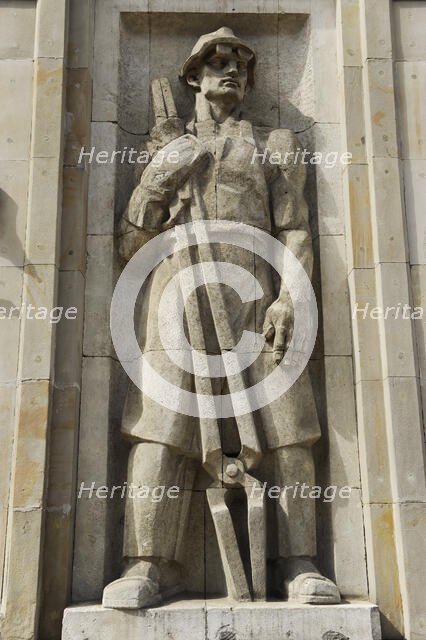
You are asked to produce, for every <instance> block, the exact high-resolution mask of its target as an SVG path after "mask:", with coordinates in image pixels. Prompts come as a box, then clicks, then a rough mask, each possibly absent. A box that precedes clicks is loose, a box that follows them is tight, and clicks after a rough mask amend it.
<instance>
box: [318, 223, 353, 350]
mask: <svg viewBox="0 0 426 640" xmlns="http://www.w3.org/2000/svg"><path fill="white" fill-rule="evenodd" d="M320 256H321V258H320V259H321V295H322V311H323V323H324V354H325V355H330V356H339V355H340V356H341V355H350V354H351V353H352V340H351V325H350V306H349V291H348V282H347V275H346V256H345V239H344V236H322V237H321V238H320Z"/></svg>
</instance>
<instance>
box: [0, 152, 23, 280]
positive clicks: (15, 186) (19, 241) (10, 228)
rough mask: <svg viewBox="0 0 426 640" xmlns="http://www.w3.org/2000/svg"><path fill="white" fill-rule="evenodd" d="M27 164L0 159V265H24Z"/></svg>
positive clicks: (20, 161) (21, 161)
mask: <svg viewBox="0 0 426 640" xmlns="http://www.w3.org/2000/svg"><path fill="white" fill-rule="evenodd" d="M28 174H29V163H28V161H27V160H17V161H13V162H9V161H4V160H0V180H1V190H0V207H1V225H2V232H1V236H0V265H1V266H6V265H10V264H12V265H14V266H16V267H18V266H22V265H23V264H24V256H25V248H24V244H25V226H26V218H27V194H28Z"/></svg>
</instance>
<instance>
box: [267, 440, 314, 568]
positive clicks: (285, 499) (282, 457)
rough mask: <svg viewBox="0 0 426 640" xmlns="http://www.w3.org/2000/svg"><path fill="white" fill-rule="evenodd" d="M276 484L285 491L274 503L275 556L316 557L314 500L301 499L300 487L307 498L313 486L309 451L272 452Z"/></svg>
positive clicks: (292, 448) (285, 449)
mask: <svg viewBox="0 0 426 640" xmlns="http://www.w3.org/2000/svg"><path fill="white" fill-rule="evenodd" d="M275 456H276V471H277V476H278V477H277V480H276V481H277V484H279V486H280V487H283V488H285V489H284V490H283V491H281V494H280V498H279V500H277V519H278V555H279V557H281V558H288V557H295V556H308V557H314V556H315V555H316V526H315V500H314V499H313V498H309V497H302V490H301V487H302V485H303V483H305V485H307V486H308V487H309V489H305V491H304V492H303V494H304V495H305V496H306V495H309V492H310V488H311V487H313V486H314V484H315V468H314V461H313V455H312V448H311V447H308V446H306V447H304V446H299V445H293V446H290V447H282V448H281V449H277V450H276V452H275Z"/></svg>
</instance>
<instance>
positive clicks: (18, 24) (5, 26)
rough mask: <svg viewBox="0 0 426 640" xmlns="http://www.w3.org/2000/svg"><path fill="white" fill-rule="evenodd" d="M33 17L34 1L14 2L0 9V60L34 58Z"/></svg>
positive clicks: (22, 0) (34, 10)
mask: <svg viewBox="0 0 426 640" xmlns="http://www.w3.org/2000/svg"><path fill="white" fill-rule="evenodd" d="M5 4H6V3H5ZM35 17H36V2H35V1H34V0H33V1H32V2H28V0H14V1H13V2H8V3H7V4H6V6H2V7H1V8H0V19H1V38H0V59H9V60H10V59H20V60H22V59H24V58H29V59H32V58H33V57H34V30H35Z"/></svg>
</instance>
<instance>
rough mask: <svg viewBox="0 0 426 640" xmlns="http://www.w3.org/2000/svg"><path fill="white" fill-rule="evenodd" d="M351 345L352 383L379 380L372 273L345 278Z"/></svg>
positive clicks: (360, 271) (355, 271) (364, 271)
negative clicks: (348, 294)
mask: <svg viewBox="0 0 426 640" xmlns="http://www.w3.org/2000/svg"><path fill="white" fill-rule="evenodd" d="M349 287H350V290H351V299H352V300H351V316H352V331H353V341H354V363H355V380H356V381H357V382H359V381H360V380H381V378H382V368H381V356H380V340H379V335H380V334H379V331H380V327H379V320H378V319H376V315H375V311H374V309H377V306H378V302H377V296H376V276H375V271H374V269H353V270H352V271H351V273H350V274H349Z"/></svg>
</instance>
